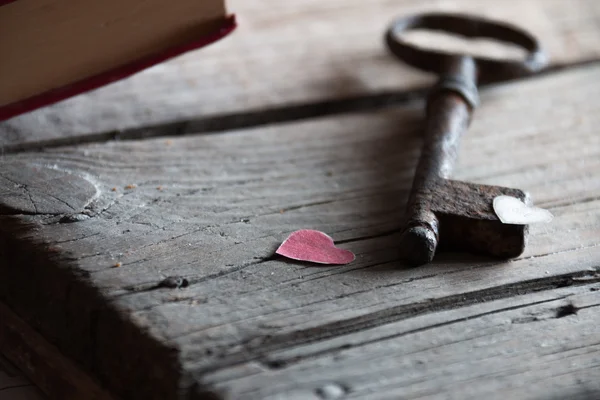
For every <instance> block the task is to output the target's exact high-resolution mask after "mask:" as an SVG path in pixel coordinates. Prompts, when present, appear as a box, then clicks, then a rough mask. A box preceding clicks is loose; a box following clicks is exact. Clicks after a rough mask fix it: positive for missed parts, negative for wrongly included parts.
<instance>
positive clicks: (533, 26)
mask: <svg viewBox="0 0 600 400" xmlns="http://www.w3.org/2000/svg"><path fill="white" fill-rule="evenodd" d="M280 3H281V4H272V3H270V2H265V1H258V0H253V1H249V0H231V1H229V2H228V9H229V10H230V11H231V12H234V13H236V15H237V16H238V19H239V22H240V26H239V28H238V30H237V32H235V33H234V34H233V35H232V36H231V37H228V38H226V39H224V40H222V41H220V42H218V43H216V44H215V45H213V46H210V47H208V48H205V49H202V50H200V51H197V52H193V53H191V54H188V55H185V56H182V57H179V58H178V59H176V60H173V61H171V62H167V63H164V64H162V65H159V66H156V67H154V68H151V69H149V70H147V71H145V72H143V73H140V74H138V75H136V76H134V77H132V78H130V79H127V80H125V81H122V82H118V83H115V84H112V85H110V86H108V87H106V88H102V89H100V90H97V91H95V92H92V93H89V94H85V95H81V96H78V97H76V98H73V99H71V100H67V101H64V102H62V103H59V104H56V105H55V106H52V107H47V108H44V109H41V110H38V111H36V112H33V113H31V114H28V115H24V116H21V117H18V118H14V119H12V120H9V121H7V122H5V123H3V124H1V125H0V144H1V145H2V147H3V149H4V151H6V152H8V151H17V150H19V149H22V148H27V147H28V146H34V145H36V144H38V145H39V144H40V142H41V143H42V144H44V145H46V146H47V145H49V144H51V143H63V144H64V143H77V142H83V141H88V140H92V141H106V140H109V139H114V138H119V137H121V136H124V137H131V136H133V137H144V136H145V135H177V134H182V133H186V132H194V131H198V129H199V128H201V129H203V130H209V131H210V130H215V129H217V130H221V129H227V128H231V127H236V126H240V125H244V124H246V125H250V124H258V123H265V122H267V123H268V122H269V121H270V120H283V119H297V118H299V117H306V116H307V115H306V114H310V113H312V114H323V113H334V112H347V111H348V110H349V109H352V107H357V106H361V107H365V106H368V104H369V103H370V102H373V101H375V102H379V103H381V104H385V103H386V102H395V101H399V100H400V101H401V100H403V99H404V97H405V96H395V94H398V93H399V92H405V91H411V90H414V89H415V88H421V87H423V86H424V85H425V86H427V85H428V84H429V83H431V82H432V79H433V77H431V76H429V75H425V74H422V73H420V72H418V71H415V70H412V69H410V68H408V67H406V66H404V65H402V64H401V63H399V62H398V61H396V60H395V59H393V58H392V57H391V56H390V55H389V54H388V53H387V51H386V49H385V47H384V45H383V40H382V37H383V33H384V31H385V29H386V28H387V25H388V24H389V23H390V22H391V20H392V19H394V18H396V17H399V16H403V15H407V14H411V13H416V12H423V11H435V10H443V11H461V12H471V13H477V14H478V15H483V16H487V17H490V18H493V19H498V20H502V21H507V22H511V23H514V24H517V25H519V26H522V27H523V28H527V29H528V30H530V31H531V32H532V33H533V34H535V35H536V36H537V37H538V38H539V39H540V40H541V42H542V44H543V46H544V47H545V48H546V49H547V52H548V53H549V56H550V60H551V62H552V64H553V65H562V64H571V63H579V62H585V61H589V60H595V59H597V58H598V56H599V55H600V50H599V47H598V45H597V40H596V39H597V37H598V36H599V35H600V28H599V27H598V24H597V23H596V21H597V19H598V16H599V15H600V5H599V4H598V2H597V1H594V0H532V1H528V2H526V3H523V2H521V1H519V0H505V1H494V0H483V1H480V0H451V1H429V2H423V1H420V0H396V1H387V0H377V1H371V2H369V4H368V5H366V4H365V3H364V2H363V1H359V0H351V1H347V0H345V1H342V0H336V1H327V2H322V1H314V0H313V1H303V0H294V1H286V2H280ZM419 38H420V39H419ZM415 40H417V41H419V42H420V43H423V44H424V43H427V44H432V43H435V44H436V45H437V46H442V47H446V48H449V47H451V48H456V47H455V45H456V41H452V40H444V37H443V36H440V35H435V36H429V37H427V36H426V37H422V36H419V37H417V38H415ZM490 47H492V49H493V50H494V54H495V55H505V54H510V55H512V54H513V53H514V52H512V51H510V49H504V50H503V49H500V51H499V52H498V49H497V48H495V47H493V46H488V45H485V44H484V45H477V46H476V49H477V51H483V50H486V49H487V50H489V49H490ZM379 94H387V96H383V97H377V96H375V97H374V98H371V97H369V96H373V95H379ZM361 96H367V100H368V101H366V102H360V101H359V102H358V105H357V104H356V102H350V104H346V103H342V104H341V105H340V104H337V103H335V101H336V100H342V99H348V98H354V97H359V98H360V97H361ZM331 101H333V102H334V104H333V105H332V104H331ZM313 102H319V104H317V105H316V106H315V107H308V108H300V109H297V108H295V106H296V105H304V104H311V103H313ZM363 103H367V104H366V105H365V104H363ZM286 106H289V107H286ZM272 107H275V108H278V109H279V110H278V111H277V112H275V113H274V112H266V113H265V114H264V115H263V114H262V111H263V110H268V109H270V108H272ZM290 107H291V108H290ZM248 113H250V115H248ZM255 113H258V115H257V114H255ZM214 117H219V118H214ZM190 121H191V122H190ZM154 125H157V126H155V127H153V126H154ZM123 130H125V131H126V132H125V133H123V134H121V131H123ZM129 130H133V132H129Z"/></svg>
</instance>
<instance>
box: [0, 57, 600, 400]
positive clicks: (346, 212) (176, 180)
mask: <svg viewBox="0 0 600 400" xmlns="http://www.w3.org/2000/svg"><path fill="white" fill-rule="evenodd" d="M599 73H600V68H599V67H587V68H581V69H578V70H574V71H570V72H564V73H560V74H555V75H553V76H551V77H544V78H540V79H534V80H530V81H527V82H518V83H512V84H509V85H503V86H497V87H495V88H492V89H490V90H487V91H485V93H483V97H482V106H481V108H480V109H478V111H477V113H476V116H475V120H474V121H473V126H472V129H471V130H470V131H469V133H468V134H467V136H466V137H465V141H464V143H463V145H462V148H461V152H462V154H461V158H460V164H459V166H458V169H457V171H456V175H455V177H456V178H458V179H464V180H472V181H477V182H481V183H488V184H502V185H506V186H512V187H518V188H521V189H524V190H527V191H529V192H530V193H531V195H532V198H533V200H534V202H535V203H536V204H538V205H541V206H545V207H549V208H550V209H551V211H552V212H553V213H554V215H555V219H554V221H553V222H552V223H551V224H547V225H534V226H532V227H531V237H530V242H529V244H528V247H527V250H526V253H525V254H524V255H523V256H522V257H521V258H519V259H517V260H514V261H511V262H498V261H491V260H488V259H483V258H478V257H471V256H467V255H464V254H446V255H440V257H438V258H437V259H436V261H435V262H434V263H432V264H430V265H427V266H424V267H422V268H416V269H406V268H403V266H402V265H401V263H399V262H398V248H397V243H398V234H399V232H398V229H399V228H400V223H401V219H402V215H403V207H404V203H405V201H406V197H407V192H408V188H409V185H410V182H411V179H412V172H413V168H414V164H415V163H416V159H417V156H418V147H419V144H420V143H419V142H420V141H419V132H420V130H419V128H420V126H421V122H422V104H421V103H420V102H415V103H411V104H410V105H406V106H404V107H398V108H395V109H391V110H385V111H380V112H372V113H363V114H355V115H350V116H344V117H337V118H326V119H320V120H312V121H305V122H302V123H295V124H288V125H277V126H269V127H263V128H259V129H253V130H242V131H237V132H229V133H227V134H223V135H212V136H194V137H187V138H179V139H173V140H165V139H160V140H159V139H156V140H145V141H132V142H122V143H118V142H115V143H106V144H95V145H88V146H79V147H71V148H62V149H52V150H47V151H44V152H41V153H23V154H18V155H12V156H6V157H4V158H3V163H4V164H3V167H6V166H7V165H11V166H13V168H12V170H13V171H15V170H19V169H17V168H15V166H19V167H20V168H21V169H23V170H25V169H27V168H34V167H35V168H48V167H49V166H50V167H52V168H55V169H59V170H61V171H65V172H68V173H70V174H72V175H76V176H79V177H80V178H81V179H84V180H85V181H88V182H91V183H92V184H93V186H94V187H95V188H96V190H97V191H98V194H97V196H95V197H94V199H93V200H91V201H90V202H89V203H88V204H87V205H85V206H84V210H83V211H82V212H80V213H76V214H70V215H54V214H43V215H40V214H30V215H11V216H5V217H3V218H2V221H1V222H2V223H1V224H0V232H1V234H2V238H3V240H2V241H0V243H2V244H3V248H2V249H1V252H0V253H1V254H2V255H3V257H1V258H0V260H2V262H3V263H4V264H3V265H2V267H1V268H0V274H2V275H1V276H0V296H2V298H4V299H6V301H7V302H8V303H9V304H10V306H11V307H12V308H13V309H14V310H15V311H16V312H18V313H19V314H20V315H21V316H22V317H23V318H25V319H26V320H27V321H28V322H29V323H31V324H32V325H33V326H34V327H36V329H39V330H40V331H41V332H43V333H44V335H45V336H46V337H48V338H49V339H50V340H51V341H52V342H53V343H56V344H57V346H59V347H60V348H61V350H63V351H64V352H66V353H67V354H69V355H70V356H71V357H73V358H74V359H75V360H76V361H77V362H78V363H79V364H80V365H81V366H82V368H84V369H86V370H88V371H91V372H92V373H93V374H94V376H95V377H97V378H98V379H99V380H100V381H102V382H103V384H105V385H107V386H108V387H109V388H110V389H111V390H113V391H114V392H115V393H116V394H119V395H122V396H123V397H125V398H134V399H135V398H148V399H152V398H163V399H168V398H181V397H178V396H186V395H187V394H188V393H195V394H196V395H197V396H199V395H200V394H199V393H202V394H206V392H207V391H215V390H216V391H217V392H218V393H217V394H218V395H219V396H221V397H223V396H226V395H225V394H223V393H224V391H223V390H224V388H223V387H222V386H220V384H219V383H218V382H221V381H220V378H219V379H216V378H215V379H213V378H212V377H213V376H216V375H218V373H219V371H221V370H222V371H229V370H231V369H232V368H233V369H235V368H238V367H240V368H241V367H243V366H244V365H253V364H252V363H256V362H259V363H267V365H268V364H269V360H270V357H274V359H275V360H277V358H276V356H277V355H278V354H281V353H282V352H286V351H288V350H289V351H293V350H294V348H304V347H305V346H312V345H314V344H319V343H323V346H325V347H327V343H329V342H328V341H329V340H336V339H337V338H341V337H343V336H344V335H348V334H352V335H360V333H361V332H363V331H365V332H367V331H370V330H373V329H375V330H378V329H380V328H381V329H385V327H384V326H385V325H387V324H390V323H391V324H393V323H403V321H404V322H406V321H409V320H411V319H412V318H417V317H427V315H433V314H435V313H440V312H446V311H451V310H453V309H462V308H464V307H471V306H475V305H476V304H477V303H485V302H490V301H496V300H503V299H510V298H511V297H513V296H515V295H529V294H532V295H533V294H535V293H536V292H540V291H546V292H550V291H553V290H555V289H556V288H560V287H564V286H568V287H573V288H576V287H579V286H582V285H583V284H587V282H590V281H591V282H595V281H597V280H598V277H597V272H598V270H597V267H598V260H599V259H600V246H598V237H599V232H600V219H599V213H598V207H599V205H600V202H599V199H600V181H598V179H597V178H596V176H595V173H594V171H595V170H596V169H597V168H598V162H599V160H600V158H599V157H598V156H599V154H600V138H599V137H598V135H597V134H596V129H595V128H596V126H597V125H598V122H599V120H598V119H599V118H600V117H599V115H600V114H599V113H598V112H597V108H598V105H597V103H595V102H593V101H590V99H594V98H597V97H598V93H599V92H600V83H598V82H599V81H598V79H597V77H598V74H599ZM565 132H568V136H565ZM2 170H3V171H4V170H6V171H9V169H7V168H3V169H2ZM5 178H6V177H5ZM8 178H11V177H8ZM73 181H75V180H71V182H73ZM56 184H57V185H60V182H59V181H57V182H56ZM72 187H74V188H78V187H83V188H87V187H88V185H74V186H72ZM113 188H114V190H113ZM4 190H6V189H4ZM73 190H80V189H73ZM86 190H87V189H86ZM74 196H75V195H74ZM75 197H76V196H75ZM0 201H2V200H1V198H0ZM300 228H312V229H319V230H322V231H324V232H327V233H329V234H330V235H332V237H334V239H335V240H336V241H338V242H339V243H340V246H343V247H344V248H348V249H350V250H352V251H354V252H355V253H356V254H357V260H356V261H355V262H354V263H352V264H350V265H348V266H345V267H313V266H307V265H303V264H301V263H289V262H285V261H284V260H282V259H279V258H274V257H273V251H274V249H275V248H276V246H277V245H278V244H279V243H280V242H281V241H282V240H283V239H284V238H285V237H286V235H287V234H289V232H291V231H294V230H296V229H300ZM15 266H18V267H15ZM581 279H587V280H588V281H585V282H584V283H581ZM7 282H10V285H9V284H8V283H7ZM552 296H554V295H552ZM57 304H59V305H60V307H57ZM578 329H584V330H585V329H591V328H589V326H588V324H587V323H586V324H584V325H582V326H581V327H578ZM423 335H425V334H423ZM424 337H428V336H424ZM428 338H429V339H430V340H431V339H432V338H431V337H428ZM327 351H329V350H327ZM507 351H508V350H507ZM366 354H367V355H365V357H367V356H368V353H366ZM449 362H450V361H449ZM440 363H442V364H443V363H445V361H444V358H441V359H440ZM275 364H276V363H275ZM302 365H304V364H302ZM444 365H446V367H448V368H450V367H451V364H444ZM224 373H225V372H224ZM215 374H216V375H215ZM267 375H268V374H267ZM370 376H371V377H373V375H370ZM465 376H466V375H465ZM242 378H243V377H242ZM240 379H241V378H240ZM507 379H509V378H507ZM510 379H516V378H510ZM528 379H529V378H528ZM531 379H533V378H531ZM586 379H587V378H586ZM140 382H143V384H140ZM232 385H233V386H232V388H231V389H232V390H234V391H235V390H238V389H236V388H239V387H242V386H237V385H238V383H232ZM240 385H242V384H240ZM243 385H246V384H245V383H244V384H243ZM132 387H136V390H135V391H132V389H131V388H132ZM244 387H245V386H244ZM265 390H267V391H268V390H270V389H269V388H265ZM274 390H275V389H274ZM286 390H287V389H286ZM361 390H362V389H361ZM481 390H483V389H481ZM539 390H541V388H540V389H539ZM261 393H262V392H261ZM264 393H266V392H264ZM476 393H479V392H477V391H476ZM481 393H483V392H481ZM538 394H539V395H543V394H544V393H542V392H538ZM233 398H235V396H233Z"/></svg>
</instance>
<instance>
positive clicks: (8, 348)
mask: <svg viewBox="0 0 600 400" xmlns="http://www.w3.org/2000/svg"><path fill="white" fill-rule="evenodd" d="M0 317H1V318H0V320H1V321H2V323H1V324H0V352H2V353H3V354H5V355H6V357H8V358H9V359H10V360H11V361H13V362H14V363H15V364H18V365H21V366H24V367H25V368H26V370H25V373H26V374H27V376H28V377H29V378H30V379H31V380H32V381H33V382H34V383H36V384H37V385H38V387H39V388H40V389H41V390H42V391H43V392H44V393H45V394H47V395H48V396H49V398H51V399H65V400H69V399H71V400H76V399H94V400H96V399H97V400H110V399H111V398H112V397H111V396H109V394H108V393H106V391H105V390H104V389H102V388H100V387H99V386H98V384H97V383H96V382H94V380H92V379H90V377H89V376H87V375H85V374H83V373H82V372H81V371H80V370H79V369H78V368H77V367H76V366H75V365H74V364H73V363H72V362H71V361H70V360H68V359H67V358H65V356H63V355H62V354H61V353H60V352H59V351H58V350H57V349H56V348H55V347H54V346H52V345H51V344H50V343H48V342H46V340H44V338H43V337H42V336H40V334H39V333H37V332H35V331H33V330H32V329H31V327H29V326H28V325H27V324H26V323H25V322H23V321H22V320H21V319H20V318H19V317H17V316H16V315H15V314H14V313H13V312H12V311H11V310H10V309H9V308H8V307H6V306H5V305H4V304H1V303H0ZM10 387H15V388H16V387H18V386H16V385H15V386H10ZM3 390H4V389H3V388H1V387H0V391H3ZM32 393H33V394H35V392H34V391H32ZM25 394H26V393H22V394H21V396H22V397H23V398H27V397H25ZM16 395H18V393H15V396H16ZM11 398H12V397H11ZM36 398H39V396H38V397H31V399H36Z"/></svg>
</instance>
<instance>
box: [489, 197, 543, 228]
mask: <svg viewBox="0 0 600 400" xmlns="http://www.w3.org/2000/svg"><path fill="white" fill-rule="evenodd" d="M494 212H495V213H496V215H497V216H498V218H499V219H500V221H502V223H503V224H513V225H529V224H536V223H544V222H550V221H552V218H553V216H552V213H551V212H550V211H548V210H544V209H543V208H538V207H533V206H528V205H526V204H525V203H523V202H522V201H521V200H519V199H517V198H516V197H512V196H497V197H495V198H494Z"/></svg>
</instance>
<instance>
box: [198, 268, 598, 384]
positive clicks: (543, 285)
mask: <svg viewBox="0 0 600 400" xmlns="http://www.w3.org/2000/svg"><path fill="white" fill-rule="evenodd" d="M599 272H600V266H599V267H595V268H593V269H590V270H585V271H578V272H573V273H569V274H563V275H557V276H552V277H544V278H539V279H532V280H527V281H522V282H515V283H509V284H505V285H500V286H494V287H491V288H486V289H482V290H477V291H473V292H467V293H462V294H457V295H451V296H445V297H440V298H437V299H432V300H426V301H421V302H418V303H412V304H406V305H399V306H395V307H391V308H387V309H384V310H380V311H376V312H372V313H369V314H366V315H361V316H359V317H354V318H349V319H345V320H339V321H335V322H331V323H327V324H323V325H319V326H316V327H312V328H307V329H302V330H297V331H292V332H289V333H284V334H279V335H265V336H261V337H252V338H249V339H246V340H245V341H244V342H243V343H242V347H243V350H242V351H238V352H234V353H230V354H227V353H225V354H221V355H220V356H219V358H220V360H219V361H218V362H217V363H215V364H213V365H212V366H211V370H215V369H223V368H228V367H232V366H235V365H239V364H243V363H246V362H249V361H260V360H262V359H264V358H265V354H267V353H270V352H275V351H280V350H284V349H288V348H290V347H292V346H302V345H308V344H311V343H316V342H319V341H323V340H328V339H333V338H336V337H340V336H344V335H348V334H351V333H356V332H361V331H364V330H367V329H373V328H377V327H379V326H383V325H386V324H390V323H394V322H398V321H402V320H405V319H409V318H414V317H417V316H421V315H425V314H429V313H434V312H442V311H449V310H454V309H458V308H462V307H467V306H471V305H475V304H479V303H485V302H490V301H495V300H501V299H505V298H509V297H515V296H521V295H526V294H530V293H535V292H541V291H547V290H553V289H557V288H564V287H577V286H586V285H589V284H590V283H596V282H600V274H599ZM582 277H586V278H589V280H583V281H582V280H578V279H575V278H582ZM559 299H560V298H557V299H553V300H552V301H554V300H559ZM445 323H447V322H445ZM198 372H199V373H203V372H204V373H207V372H209V371H208V370H206V371H204V370H202V369H200V370H198Z"/></svg>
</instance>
